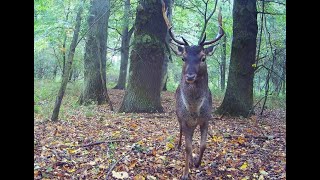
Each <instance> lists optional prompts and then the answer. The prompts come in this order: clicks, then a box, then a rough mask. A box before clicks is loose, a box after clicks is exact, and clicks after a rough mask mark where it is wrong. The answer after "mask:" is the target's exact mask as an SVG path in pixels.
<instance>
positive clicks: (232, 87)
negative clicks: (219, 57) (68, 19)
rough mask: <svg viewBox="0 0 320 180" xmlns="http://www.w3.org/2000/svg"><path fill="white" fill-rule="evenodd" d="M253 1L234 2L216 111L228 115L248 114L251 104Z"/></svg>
mask: <svg viewBox="0 0 320 180" xmlns="http://www.w3.org/2000/svg"><path fill="white" fill-rule="evenodd" d="M256 10H257V8H256V0H243V1H234V4H233V40H232V47H231V48H232V49H231V59H230V67H229V75H228V83H227V89H226V93H225V96H224V99H223V102H222V104H221V105H220V107H219V108H218V110H217V113H219V114H229V115H231V116H244V117H247V116H248V115H249V112H250V109H251V108H252V105H253V77H254V68H253V66H252V65H253V64H254V63H255V56H256V39H257V31H258V26H257V11H256Z"/></svg>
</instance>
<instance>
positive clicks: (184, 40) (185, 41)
mask: <svg viewBox="0 0 320 180" xmlns="http://www.w3.org/2000/svg"><path fill="white" fill-rule="evenodd" d="M181 38H182V40H183V42H184V43H185V46H189V43H188V42H187V40H186V39H185V38H183V37H182V36H181Z"/></svg>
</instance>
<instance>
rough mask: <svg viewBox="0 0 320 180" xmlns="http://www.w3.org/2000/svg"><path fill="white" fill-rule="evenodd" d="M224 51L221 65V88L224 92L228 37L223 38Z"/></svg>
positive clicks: (222, 50) (222, 51)
mask: <svg viewBox="0 0 320 180" xmlns="http://www.w3.org/2000/svg"><path fill="white" fill-rule="evenodd" d="M222 41H223V43H222V49H221V64H220V86H221V91H224V89H225V84H226V62H227V45H226V44H227V37H226V35H224V36H223V38H222Z"/></svg>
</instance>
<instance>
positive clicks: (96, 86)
mask: <svg viewBox="0 0 320 180" xmlns="http://www.w3.org/2000/svg"><path fill="white" fill-rule="evenodd" d="M90 3H91V7H90V15H89V17H88V26H89V27H90V32H89V33H88V36H87V40H86V47H85V55H84V89H83V92H82V95H81V96H80V99H79V103H80V104H83V105H88V104H92V103H94V104H96V103H97V104H99V105H100V104H104V103H106V101H107V100H106V98H107V97H106V96H107V92H105V93H104V91H105V90H106V88H105V86H106V84H103V83H102V82H106V81H105V80H106V52H107V51H106V44H107V36H108V34H107V27H108V19H109V14H110V11H109V7H110V2H109V0H94V1H90ZM100 60H101V62H100ZM100 63H101V70H100ZM100 72H102V74H101V73H100Z"/></svg>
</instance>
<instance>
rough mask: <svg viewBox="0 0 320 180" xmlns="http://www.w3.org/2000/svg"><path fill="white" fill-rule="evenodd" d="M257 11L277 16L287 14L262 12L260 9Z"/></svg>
mask: <svg viewBox="0 0 320 180" xmlns="http://www.w3.org/2000/svg"><path fill="white" fill-rule="evenodd" d="M257 13H260V14H269V15H275V16H285V15H286V14H281V13H271V12H260V11H257Z"/></svg>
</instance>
